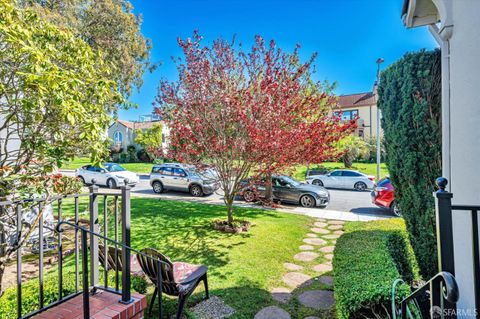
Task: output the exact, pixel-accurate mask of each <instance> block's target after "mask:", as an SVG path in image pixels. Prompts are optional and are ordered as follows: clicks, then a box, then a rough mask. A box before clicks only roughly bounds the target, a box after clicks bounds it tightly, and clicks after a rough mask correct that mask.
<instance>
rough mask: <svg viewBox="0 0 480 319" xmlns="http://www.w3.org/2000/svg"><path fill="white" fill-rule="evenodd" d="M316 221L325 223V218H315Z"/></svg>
mask: <svg viewBox="0 0 480 319" xmlns="http://www.w3.org/2000/svg"><path fill="white" fill-rule="evenodd" d="M317 221H319V222H326V221H327V220H326V219H325V218H317Z"/></svg>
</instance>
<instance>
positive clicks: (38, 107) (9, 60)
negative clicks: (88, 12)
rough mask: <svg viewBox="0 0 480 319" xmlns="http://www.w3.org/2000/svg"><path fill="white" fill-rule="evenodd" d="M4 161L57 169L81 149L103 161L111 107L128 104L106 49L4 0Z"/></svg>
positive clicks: (0, 35) (0, 93)
mask: <svg viewBox="0 0 480 319" xmlns="http://www.w3.org/2000/svg"><path fill="white" fill-rule="evenodd" d="M0 9H1V10H0V65H2V67H1V68H0V119H2V120H1V121H0V135H1V136H2V137H4V141H2V145H1V146H2V149H1V151H0V167H3V166H12V167H13V169H14V171H18V170H20V169H21V167H22V165H28V164H30V163H32V161H33V160H35V161H36V162H37V163H42V165H38V167H39V169H42V170H43V171H45V172H47V171H51V169H52V167H53V166H54V165H57V166H59V165H60V163H61V162H62V161H63V160H66V159H70V158H73V156H74V155H75V154H76V153H77V151H78V150H79V149H82V150H83V151H86V152H88V153H90V154H92V157H93V158H92V159H93V160H94V161H99V160H100V158H101V157H102V156H103V155H104V154H105V152H106V149H107V148H106V147H105V145H106V139H105V138H104V137H103V135H104V132H105V131H106V129H107V128H108V125H109V123H110V120H111V117H110V113H111V112H112V111H113V110H115V109H116V106H117V105H119V104H122V103H123V101H124V100H123V97H122V95H121V93H120V92H119V91H118V90H117V85H116V83H115V81H113V80H110V79H109V78H107V77H105V75H106V74H110V72H111V71H110V68H109V65H108V64H107V63H105V59H104V57H102V55H101V52H99V51H97V52H94V51H92V49H91V48H90V46H89V45H88V44H86V43H85V42H84V41H82V40H81V39H79V38H78V37H75V36H74V35H73V34H72V33H71V32H69V31H68V30H60V29H58V28H57V27H55V26H54V25H52V24H50V23H47V22H45V21H43V20H42V19H39V18H38V17H37V15H36V13H35V12H33V11H32V10H20V9H16V8H15V7H14V4H13V2H12V1H10V0H0Z"/></svg>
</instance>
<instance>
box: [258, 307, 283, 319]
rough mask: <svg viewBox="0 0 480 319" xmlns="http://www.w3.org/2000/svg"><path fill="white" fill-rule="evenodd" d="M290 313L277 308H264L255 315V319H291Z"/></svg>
mask: <svg viewBox="0 0 480 319" xmlns="http://www.w3.org/2000/svg"><path fill="white" fill-rule="evenodd" d="M290 318H291V317H290V315H289V314H288V312H286V311H285V310H283V309H282V308H279V307H277V306H270V307H266V308H263V309H262V310H260V311H259V312H257V314H256V315H255V317H254V319H290Z"/></svg>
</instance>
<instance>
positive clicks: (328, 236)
mask: <svg viewBox="0 0 480 319" xmlns="http://www.w3.org/2000/svg"><path fill="white" fill-rule="evenodd" d="M322 237H323V238H326V239H337V238H339V237H340V235H335V234H332V235H325V236H322Z"/></svg>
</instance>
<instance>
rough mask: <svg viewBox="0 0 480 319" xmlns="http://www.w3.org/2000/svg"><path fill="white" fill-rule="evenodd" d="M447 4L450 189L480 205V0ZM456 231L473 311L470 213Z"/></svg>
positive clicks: (458, 266)
mask: <svg viewBox="0 0 480 319" xmlns="http://www.w3.org/2000/svg"><path fill="white" fill-rule="evenodd" d="M446 2H449V4H447V6H448V5H451V8H450V10H451V11H450V14H451V19H452V23H453V33H452V36H451V38H450V40H449V49H450V56H449V60H450V66H449V67H450V68H449V69H450V81H449V82H450V86H449V88H450V91H449V95H450V114H449V115H450V132H449V134H450V143H449V147H450V152H449V154H448V155H449V156H450V161H449V162H450V167H449V168H448V169H449V171H450V191H451V192H452V193H453V203H454V204H469V205H480V186H479V184H478V181H480V169H479V164H480V98H479V93H480V27H479V21H480V1H478V0H461V1H446ZM448 155H447V156H448ZM446 169H447V168H446ZM453 227H454V249H455V275H456V278H457V280H458V283H459V286H460V291H461V298H460V301H459V305H458V308H459V309H473V308H474V305H475V299H474V298H475V293H474V290H473V284H472V279H473V266H472V265H473V258H472V229H471V227H472V226H471V219H470V214H469V213H465V212H456V213H454V220H453ZM479 275H480V274H479ZM465 318H468V316H465Z"/></svg>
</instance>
